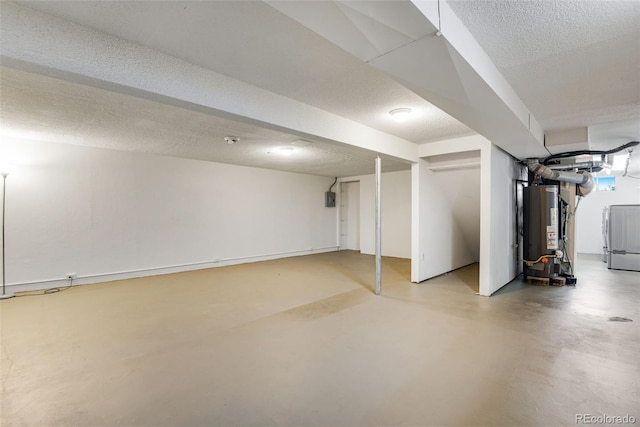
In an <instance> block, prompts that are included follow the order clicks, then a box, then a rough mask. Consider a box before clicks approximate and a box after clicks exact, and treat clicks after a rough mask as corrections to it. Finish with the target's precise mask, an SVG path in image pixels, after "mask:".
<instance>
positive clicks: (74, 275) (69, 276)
mask: <svg viewBox="0 0 640 427" xmlns="http://www.w3.org/2000/svg"><path fill="white" fill-rule="evenodd" d="M77 278H78V273H67V279H74V280H75V279H77Z"/></svg>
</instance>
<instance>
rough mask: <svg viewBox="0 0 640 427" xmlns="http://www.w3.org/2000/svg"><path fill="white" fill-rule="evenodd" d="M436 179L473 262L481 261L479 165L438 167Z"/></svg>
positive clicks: (435, 173) (434, 177) (434, 176)
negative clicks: (446, 168) (452, 168)
mask: <svg viewBox="0 0 640 427" xmlns="http://www.w3.org/2000/svg"><path fill="white" fill-rule="evenodd" d="M433 180H434V181H435V183H436V184H437V185H438V187H439V188H440V190H441V193H442V195H443V196H444V198H445V200H446V202H447V204H448V206H449V208H450V209H451V215H452V220H453V226H454V228H455V229H457V230H458V231H459V233H460V235H461V237H462V242H461V243H462V244H464V246H465V247H466V252H468V253H469V255H470V256H471V258H472V261H471V262H478V261H480V168H479V167H475V168H470V169H458V170H442V171H435V172H434V173H433Z"/></svg>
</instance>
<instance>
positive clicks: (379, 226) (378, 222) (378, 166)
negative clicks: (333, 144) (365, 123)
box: [376, 156, 382, 295]
mask: <svg viewBox="0 0 640 427" xmlns="http://www.w3.org/2000/svg"><path fill="white" fill-rule="evenodd" d="M381 173H382V162H381V160H380V156H377V157H376V295H380V293H381V292H382V215H381V214H382V209H381V205H382V202H381V199H380V184H381Z"/></svg>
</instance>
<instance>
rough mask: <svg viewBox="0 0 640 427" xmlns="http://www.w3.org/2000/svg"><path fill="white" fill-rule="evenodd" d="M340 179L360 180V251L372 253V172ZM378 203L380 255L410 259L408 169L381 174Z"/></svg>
mask: <svg viewBox="0 0 640 427" xmlns="http://www.w3.org/2000/svg"><path fill="white" fill-rule="evenodd" d="M382 167H383V168H384V163H383V165H382ZM343 181H359V182H360V251H361V252H362V253H363V254H375V205H376V202H375V175H363V176H355V177H349V178H343ZM381 203H382V255H383V256H390V257H398V258H411V172H410V171H399V172H388V173H383V174H382V184H381Z"/></svg>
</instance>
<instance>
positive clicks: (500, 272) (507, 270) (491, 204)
mask: <svg viewBox="0 0 640 427" xmlns="http://www.w3.org/2000/svg"><path fill="white" fill-rule="evenodd" d="M481 159H482V160H481V161H482V167H483V170H482V186H483V189H484V186H485V185H486V184H487V183H488V186H489V187H488V188H489V189H490V192H489V194H488V195H487V198H486V199H483V201H482V207H481V209H483V210H482V213H483V214H484V213H485V211H488V212H489V216H488V217H487V218H488V221H487V222H484V221H485V219H484V218H483V219H482V220H481V241H482V242H481V255H480V266H481V268H480V295H484V296H489V295H491V294H493V293H494V292H496V291H497V290H498V289H500V288H501V287H503V286H504V285H506V284H507V283H509V282H510V281H511V280H513V279H514V278H515V277H516V276H517V275H518V271H517V261H516V258H517V257H516V253H517V251H516V232H515V221H516V212H515V190H514V180H516V179H523V178H524V177H525V176H526V175H524V174H525V170H524V168H523V167H522V166H520V165H518V163H517V162H516V161H515V159H514V158H513V157H511V156H510V155H509V154H507V153H506V152H504V151H502V150H501V149H500V148H498V147H497V146H495V145H493V144H491V146H490V147H488V148H486V149H483V151H482V154H481ZM485 236H488V238H485Z"/></svg>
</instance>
